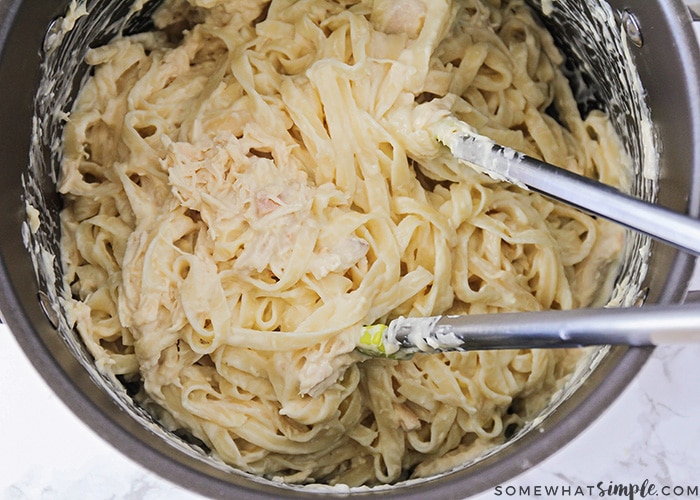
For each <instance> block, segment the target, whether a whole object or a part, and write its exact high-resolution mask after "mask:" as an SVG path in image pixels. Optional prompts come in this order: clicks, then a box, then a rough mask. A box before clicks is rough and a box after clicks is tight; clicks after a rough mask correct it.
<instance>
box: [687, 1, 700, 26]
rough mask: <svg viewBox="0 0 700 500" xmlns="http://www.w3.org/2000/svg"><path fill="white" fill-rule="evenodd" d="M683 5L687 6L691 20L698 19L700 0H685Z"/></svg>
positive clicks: (699, 16) (695, 20)
mask: <svg viewBox="0 0 700 500" xmlns="http://www.w3.org/2000/svg"><path fill="white" fill-rule="evenodd" d="M685 5H686V6H687V7H688V11H689V12H690V18H691V19H692V20H693V22H698V21H700V1H698V0H686V2H685Z"/></svg>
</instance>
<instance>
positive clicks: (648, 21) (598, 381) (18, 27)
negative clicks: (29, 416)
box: [0, 0, 700, 498]
mask: <svg viewBox="0 0 700 500" xmlns="http://www.w3.org/2000/svg"><path fill="white" fill-rule="evenodd" d="M531 3H532V4H533V6H534V7H536V8H539V9H540V10H541V11H544V14H543V16H542V20H543V22H545V24H547V25H548V26H549V27H550V29H551V31H552V32H553V34H554V36H555V39H556V40H557V41H558V44H559V46H560V47H562V49H563V50H564V51H565V52H566V53H567V55H568V56H569V58H570V61H571V62H572V65H571V68H570V69H571V71H572V75H578V76H579V77H580V78H577V79H573V80H576V81H587V82H588V83H591V84H592V88H593V89H595V92H593V93H581V99H580V106H581V108H582V109H583V111H584V112H585V111H586V108H589V107H591V106H595V107H602V108H604V109H605V110H607V111H608V112H609V113H610V114H611V115H612V117H613V119H614V122H615V126H616V128H617V129H618V132H619V133H620V134H621V135H623V136H624V137H625V138H626V139H625V145H626V148H627V150H628V152H629V153H630V154H631V155H632V156H633V158H635V159H636V160H638V162H639V164H640V165H641V164H645V165H646V164H648V163H649V162H651V163H652V164H653V166H654V167H655V168H656V167H657V166H658V168H657V169H656V170H657V171H656V174H657V175H656V176H651V177H650V176H649V175H646V176H645V175H644V174H643V172H642V171H641V169H640V172H638V175H637V178H636V181H635V185H634V192H635V194H637V195H638V196H641V197H644V198H647V199H652V198H653V197H656V198H657V200H658V202H659V203H660V204H662V205H664V206H667V207H669V208H672V209H674V210H677V211H680V212H686V213H689V214H691V215H693V216H698V214H699V212H700V184H699V183H700V178H699V176H700V84H699V82H700V68H699V67H698V64H699V62H700V52H699V51H698V48H697V44H696V40H695V38H694V33H693V31H692V27H691V17H690V14H689V12H688V9H687V8H686V6H685V5H683V4H682V3H681V2H680V1H679V0H673V1H671V0H657V1H651V0H650V1H649V2H637V3H635V4H634V7H633V10H632V11H628V10H625V7H626V5H627V4H626V3H625V2H623V1H618V0H613V1H611V2H610V7H611V8H610V9H607V10H606V9H605V8H603V7H605V6H604V5H603V4H602V2H599V1H598V0H591V1H588V2H572V4H575V7H571V6H567V5H565V4H567V2H551V1H549V2H544V1H542V2H540V1H539V0H535V1H533V2H531ZM67 4H68V1H67V0H64V1H62V2H56V1H53V0H0V96H2V98H3V105H2V107H0V124H1V126H2V133H1V134H0V162H1V167H0V189H1V190H2V195H1V196H0V206H1V207H2V213H4V214H5V215H4V217H2V218H1V219H0V234H2V238H0V310H1V311H2V316H3V320H4V321H5V322H6V323H7V324H8V326H9V327H10V329H11V330H12V331H13V333H14V335H15V336H16V337H17V340H18V342H19V343H20V345H21V347H22V348H23V349H24V350H25V352H26V353H27V355H28V357H29V358H30V359H31V361H32V362H33V363H34V365H35V367H36V368H37V370H38V371H39V372H40V373H41V374H42V375H43V376H44V378H45V379H46V381H47V382H48V383H49V385H50V386H51V387H52V389H53V390H54V391H55V392H56V393H57V394H58V395H59V396H60V397H61V398H62V399H63V401H64V402H65V403H66V404H67V405H68V406H69V407H70V408H71V409H72V410H73V411H74V412H75V413H76V414H77V415H78V416H79V417H80V418H82V419H83V420H84V421H85V422H86V423H87V425H89V426H90V427H92V428H93V429H94V430H95V431H96V432H97V433H98V434H100V435H101V436H103V437H104V439H106V440H108V441H109V442H111V443H112V444H113V445H115V446H116V447H117V448H119V449H120V450H121V451H122V452H123V453H125V454H126V455H128V456H130V457H131V458H133V459H135V460H137V461H138V462H140V463H142V464H143V465H145V466H146V467H148V468H150V469H152V470H153V471H155V472H156V473H158V474H160V475H162V476H163V477H165V478H167V479H169V480H171V481H173V482H176V483H179V484H181V485H183V486H185V487H188V488H191V489H193V490H196V491H198V492H199V493H201V494H204V495H208V496H211V497H217V498H218V497H221V498H225V497H236V498H238V497H247V498H280V497H282V496H287V497H290V498H294V497H297V498H301V497H308V496H309V495H313V494H316V493H318V494H320V495H323V497H329V496H334V495H338V496H346V495H347V494H348V492H347V491H339V490H334V489H330V490H329V489H326V490H323V489H308V488H302V487H285V486H281V485H279V484H275V483H273V482H271V481H266V480H263V479H260V478H256V477H253V476H250V475H248V474H244V473H241V472H239V471H235V470H233V469H231V468H229V467H227V466H224V465H223V464H221V463H220V462H216V461H214V460H212V459H210V458H208V457H207V456H206V454H205V453H203V452H202V451H201V450H200V449H198V448H197V446H196V445H193V444H191V443H187V442H186V441H184V440H182V439H180V438H178V437H177V436H175V435H173V434H171V433H169V432H168V431H166V430H165V429H163V428H162V427H161V426H160V425H158V424H157V422H154V421H153V420H152V418H151V417H150V416H149V415H148V414H147V413H146V412H145V411H144V410H143V409H141V408H138V407H136V406H135V405H134V404H133V402H132V401H131V398H130V396H129V394H128V392H127V391H126V390H125V389H124V388H123V387H119V386H117V385H116V384H115V383H114V382H112V381H110V380H107V379H105V378H104V377H102V376H100V375H99V373H98V372H97V371H96V369H95V367H94V365H93V364H92V362H91V360H90V357H89V355H88V354H87V353H86V351H85V349H84V348H83V347H82V345H81V343H80V342H79V340H78V338H77V336H76V335H75V334H74V333H73V332H72V331H71V330H70V328H69V327H68V326H67V324H66V321H65V319H64V318H62V315H61V307H60V303H59V302H58V300H57V297H58V290H59V289H60V287H61V286H62V282H61V279H60V268H58V267H57V266H58V265H59V264H58V262H59V259H56V256H57V255H58V253H57V252H58V247H57V236H58V231H59V229H58V224H57V216H58V211H59V209H60V199H59V198H58V196H57V195H56V194H55V192H54V190H55V179H56V166H57V162H58V158H59V153H58V150H57V149H56V148H55V147H54V148H52V141H55V140H56V138H57V137H60V129H61V125H60V120H58V119H57V117H56V114H55V113H53V111H55V110H56V109H57V107H58V108H61V107H62V108H61V109H64V110H67V109H69V107H70V103H71V102H72V98H73V97H74V95H75V93H76V90H77V89H78V87H79V83H80V81H81V78H82V77H83V76H84V74H85V71H86V68H85V66H84V65H82V64H81V63H80V61H81V60H82V57H81V54H82V53H83V52H84V50H85V49H86V47H87V46H88V45H92V46H94V45H97V44H99V43H102V42H105V41H106V40H107V39H109V38H110V37H111V35H113V34H114V33H116V31H117V30H118V29H120V28H122V27H123V28H124V29H126V30H127V31H138V30H140V29H143V28H144V27H146V26H147V24H148V22H147V18H146V16H141V17H138V16H137V17H135V18H132V20H131V21H130V22H129V23H127V24H126V26H122V25H121V24H120V23H116V22H115V21H118V20H120V19H122V18H123V17H124V16H125V15H126V13H127V12H128V6H129V4H130V2H129V1H127V0H112V1H104V0H102V1H99V0H91V1H89V2H88V11H90V12H91V14H90V16H86V17H85V18H81V19H79V20H78V22H77V23H76V25H75V30H73V31H69V32H67V33H65V32H64V30H62V29H61V28H62V24H61V18H60V16H62V15H63V14H64V13H65V9H66V7H67ZM152 4H154V2H150V3H149V4H147V6H146V11H147V10H148V7H149V6H152ZM57 19H58V22H55V20H57ZM52 22H53V24H52ZM49 26H52V27H51V28H49ZM63 27H65V25H63ZM47 30H48V34H47ZM599 35H600V36H599ZM630 60H633V61H634V64H635V65H636V69H637V71H638V79H637V76H636V73H634V74H632V73H629V65H628V62H629V61H630ZM37 89H38V90H39V92H38V94H37ZM642 89H643V90H642ZM578 90H583V89H578ZM618 91H619V92H618ZM35 96H36V98H35ZM647 113H648V114H649V115H650V117H651V120H652V121H653V124H654V128H653V130H652V129H651V128H645V127H644V123H645V116H644V115H645V114H647ZM647 118H648V117H647ZM654 137H656V143H657V144H656V145H655V146H658V147H659V149H660V155H659V157H658V158H656V157H652V156H653V151H652V150H653V149H654V147H652V148H651V149H649V146H650V144H649V141H650V140H653V138H654ZM652 146H653V145H652ZM657 159H658V162H657ZM647 174H648V172H647ZM26 204H31V205H32V206H34V207H36V208H39V212H40V213H39V221H40V224H39V226H38V229H37V227H36V226H34V227H31V224H29V223H28V222H27V220H26ZM629 241H630V243H629V245H628V247H627V250H626V252H627V259H626V261H625V262H626V263H625V266H624V268H623V270H622V273H621V276H622V277H623V278H624V281H625V284H626V288H625V287H618V288H619V289H620V290H622V291H621V292H620V294H621V295H620V297H618V298H617V299H616V300H618V302H619V303H621V304H622V305H633V304H634V303H635V302H641V301H642V300H645V301H646V302H647V303H673V302H682V301H683V300H684V299H685V294H686V291H687V287H688V283H689V281H690V278H691V275H692V271H693V265H694V259H693V258H691V257H690V256H688V255H685V254H682V253H679V252H677V251H676V250H673V249H671V248H670V247H664V246H663V245H658V244H656V243H652V242H650V241H648V240H647V239H645V238H644V237H641V236H639V235H631V236H630V238H629ZM28 249H29V251H28ZM640 249H641V250H643V251H642V252H640ZM52 259H53V260H52ZM622 288H624V290H623V289H622ZM623 292H624V293H623ZM650 352H651V351H650V350H649V349H639V348H630V349H628V348H615V349H608V348H601V349H599V350H597V351H595V352H594V353H593V354H592V355H591V356H590V358H589V361H590V364H589V366H587V367H585V369H583V370H580V372H579V373H578V374H577V376H576V377H575V378H574V380H573V381H572V382H571V383H570V384H569V386H568V387H567V388H566V390H564V391H563V392H562V393H561V394H559V395H557V396H556V397H555V398H554V399H553V401H552V403H551V404H550V405H549V407H548V408H547V409H546V411H545V412H544V413H543V414H542V416H541V418H538V419H537V421H536V422H533V423H531V424H530V425H528V426H527V427H526V428H525V429H523V430H522V431H520V432H518V433H517V434H516V435H515V436H514V437H513V438H512V439H510V440H509V442H508V443H506V444H505V445H503V446H501V447H499V448H497V449H495V450H493V451H492V452H490V453H489V454H487V455H486V456H484V457H480V458H479V459H478V460H475V461H474V463H470V464H468V466H466V465H465V466H464V467H462V468H460V469H459V470H456V471H453V472H450V473H446V474H442V475H440V476H437V477H433V478H428V479H425V480H420V481H418V480H416V481H410V482H406V483H402V484H398V485H394V486H391V487H382V488H376V489H358V490H357V491H352V494H353V495H356V496H375V495H383V496H388V497H392V496H395V497H398V496H401V497H403V498H420V497H424V496H425V495H430V496H431V497H441V498H448V497H449V498H464V497H467V496H470V495H473V494H476V493H478V492H480V491H483V490H485V489H487V488H490V487H493V486H494V485H497V484H499V483H503V482H505V481H506V480H508V479H509V478H512V477H513V476H515V475H517V474H519V473H520V472H522V471H523V470H525V469H526V468H529V467H530V466H532V464H534V463H537V462H538V461H540V460H542V459H544V458H545V457H547V456H548V455H549V454H551V453H552V452H554V451H556V450H558V449H559V448H561V446H562V445H563V444H564V443H566V442H567V441H569V440H571V439H572V438H573V437H574V436H576V435H577V434H578V433H579V432H581V430H582V429H583V428H584V427H585V426H586V425H588V424H589V423H590V422H591V421H593V420H594V419H595V418H596V417H597V416H598V415H599V414H600V413H601V412H602V411H603V410H604V409H605V408H606V407H608V406H609V405H610V403H611V402H612V401H613V400H614V399H615V398H616V397H617V395H618V394H619V393H620V392H621V391H622V389H623V388H624V387H625V386H626V385H627V383H628V382H629V381H630V380H631V379H632V378H633V377H634V376H635V374H636V373H637V371H638V370H639V369H640V368H641V366H642V365H643V364H644V362H645V361H646V359H647V358H648V356H649V354H650Z"/></svg>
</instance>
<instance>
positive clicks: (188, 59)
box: [59, 0, 628, 485]
mask: <svg viewBox="0 0 700 500" xmlns="http://www.w3.org/2000/svg"><path fill="white" fill-rule="evenodd" d="M154 25H155V28H154V29H153V31H152V32H148V33H141V34H137V35H132V36H122V37H118V38H116V39H115V40H113V41H112V42H110V43H109V44H107V45H105V46H102V47H97V48H93V49H90V51H89V53H88V56H87V63H88V64H89V65H91V66H92V67H93V71H94V74H93V75H92V76H91V77H90V78H89V79H88V80H87V81H86V83H85V84H84V86H83V88H82V89H81V92H80V95H79V97H78V98H77V100H76V102H75V105H74V108H73V110H72V112H71V113H70V117H69V119H68V121H67V123H66V127H65V131H64V140H63V163H62V170H61V179H60V183H59V191H60V193H61V194H62V195H63V198H64V209H63V211H62V214H61V221H62V252H63V253H62V257H63V265H64V269H65V273H66V276H67V278H68V281H69V282H70V283H71V291H72V294H73V298H72V299H71V304H70V307H69V309H70V313H71V317H72V320H73V321H74V322H75V325H76V328H77V330H78V332H79V333H80V335H81V337H82V339H83V340H84V342H85V344H86V346H87V347H88V349H89V350H90V352H91V353H92V354H93V355H94V357H95V359H96V363H97V365H98V367H99V368H100V369H101V370H103V372H104V373H109V374H112V375H114V376H117V377H119V378H120V379H121V380H122V381H124V382H125V383H129V384H140V387H141V390H140V393H139V395H138V398H139V399H140V401H141V402H142V404H144V405H147V406H148V407H149V408H152V407H156V408H158V410H154V411H156V412H157V413H158V416H159V418H161V419H162V421H163V422H164V424H166V425H168V426H171V427H172V428H173V429H180V430H183V429H184V430H186V431H187V432H188V433H189V434H190V435H192V436H194V437H196V438H197V439H198V440H200V441H201V442H203V443H204V444H205V445H206V446H207V447H208V448H209V449H210V450H211V453H212V454H214V455H216V456H218V457H220V458H221V459H222V460H224V461H225V462H227V463H229V464H231V465H233V466H235V467H238V468H240V469H243V470H245V471H249V472H252V473H255V474H259V475H263V476H266V477H269V478H275V479H278V480H284V481H288V482H297V483H304V482H325V483H328V484H338V483H342V484H348V485H375V484H381V483H391V482H395V481H399V480H402V479H406V478H409V477H422V476H427V475H431V474H434V473H436V472H439V471H444V470H448V469H450V468H451V467H454V466H456V465H459V464H460V463H463V462H464V461H465V460H466V459H467V458H469V457H472V456H474V455H476V454H478V453H479V452H480V451H482V450H484V449H486V448H489V447H491V446H494V445H495V444H498V443H500V442H503V441H504V440H505V439H507V437H508V435H509V434H510V433H511V432H512V431H513V429H514V428H517V427H518V426H520V425H522V423H523V422H524V421H526V420H527V419H529V418H531V417H532V416H533V415H535V414H536V413H537V411H539V410H540V408H541V406H542V404H543V401H545V400H546V399H547V398H548V397H549V396H550V395H551V394H552V393H553V392H554V391H556V390H557V388H558V387H560V386H561V384H562V381H563V380H564V379H565V377H566V376H567V374H568V373H570V371H571V370H572V367H573V366H574V364H575V362H576V360H577V359H578V356H579V352H578V351H577V350H520V351H483V352H482V351H477V352H469V353H445V354H429V355H416V356H415V357H413V358H412V359H410V360H402V361H398V360H392V359H378V358H367V357H365V356H363V355H362V354H359V353H358V352H357V351H355V347H356V345H357V340H358V336H359V331H360V330H361V328H362V326H363V325H367V324H373V323H378V322H387V321H389V320H391V319H392V318H395V317H398V316H400V315H403V316H425V315H435V314H442V313H452V314H472V313H498V312H502V311H525V310H528V311H529V310H543V309H568V308H575V307H581V306H586V305H589V304H591V303H592V302H593V301H594V300H599V299H601V298H602V299H603V300H604V299H605V298H606V297H605V294H604V292H603V291H601V285H600V284H601V283H602V282H603V281H604V278H605V276H607V275H609V274H610V273H611V272H614V269H615V265H616V262H617V260H616V259H617V258H618V255H619V253H620V249H621V247H622V243H623V232H622V231H621V230H620V229H619V228H617V227H616V226H613V225H612V224H610V223H606V222H604V221H600V220H597V219H595V218H593V217H590V216H588V215H586V214H584V213H581V212H579V211H576V210H574V209H572V208H569V207H567V206H565V205H562V204H559V203H556V202H554V201H552V200H549V199H547V198H545V197H542V196H540V195H537V194H535V193H532V192H528V191H525V190H522V189H520V188H518V187H516V186H512V185H508V184H505V183H500V182H497V181H495V180H493V179H491V178H489V177H488V176H485V175H483V174H481V173H478V172H476V171H474V170H472V169H469V168H467V167H465V166H464V165H462V164H460V163H459V162H458V161H456V160H455V159H454V158H452V157H451V156H450V155H449V152H448V151H447V150H446V149H445V148H444V147H441V146H440V145H439V144H438V143H437V142H436V141H435V140H434V138H433V137H432V136H431V134H430V132H429V128H430V125H431V124H432V123H434V122H435V121H436V120H438V119H439V118H440V117H443V116H445V115H447V114H452V115H454V116H456V117H458V118H460V119H461V120H463V121H465V122H466V123H468V124H469V125H471V126H472V127H474V128H475V129H476V130H478V131H479V132H480V133H482V134H484V135H487V136H489V137H490V138H492V139H494V140H495V141H497V142H499V143H502V144H504V145H506V146H509V147H511V148H515V149H517V150H519V151H522V152H524V153H527V154H529V155H532V156H535V157H538V158H542V159H544V160H546V161H548V162H551V163H554V164H557V165H559V166H562V167H564V168H567V169H570V170H573V171H576V172H578V173H581V174H584V175H587V176H590V177H594V178H597V179H600V180H602V181H603V182H606V183H609V184H613V185H616V186H625V185H626V182H627V176H628V171H627V170H626V169H625V168H623V167H622V165H624V164H625V155H624V153H623V152H622V150H621V148H620V147H619V145H618V141H617V138H616V136H615V133H614V132H613V130H612V127H611V126H610V124H609V122H608V120H607V117H606V116H605V115H604V114H603V113H602V112H597V111H594V112H591V113H590V114H589V115H588V116H586V117H581V116H580V114H579V111H578V109H577V105H576V102H575V100H574V98H573V95H572V91H571V89H570V87H569V84H568V82H567V80H566V78H565V77H564V75H563V73H562V71H561V69H560V67H561V65H562V63H563V57H562V55H561V54H560V52H559V51H558V50H557V48H556V47H555V46H554V43H553V41H552V38H551V37H550V36H549V34H548V33H547V32H546V31H545V30H544V28H543V27H542V26H541V24H540V23H539V22H538V21H537V20H536V18H534V17H533V15H532V14H531V12H530V11H529V10H528V8H527V7H526V6H525V5H524V4H523V2H522V1H521V0H512V1H506V0H504V1H502V2H499V1H490V2H489V1H486V0H458V1H457V0H456V1H446V0H375V1H370V0H272V1H260V0H257V1H232V0H187V1H185V0H166V1H165V2H164V4H163V6H162V7H161V8H160V9H159V10H158V11H157V12H156V14H155V15H154Z"/></svg>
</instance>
